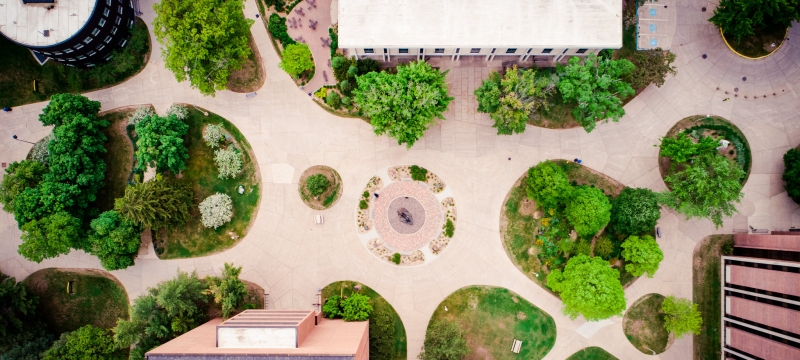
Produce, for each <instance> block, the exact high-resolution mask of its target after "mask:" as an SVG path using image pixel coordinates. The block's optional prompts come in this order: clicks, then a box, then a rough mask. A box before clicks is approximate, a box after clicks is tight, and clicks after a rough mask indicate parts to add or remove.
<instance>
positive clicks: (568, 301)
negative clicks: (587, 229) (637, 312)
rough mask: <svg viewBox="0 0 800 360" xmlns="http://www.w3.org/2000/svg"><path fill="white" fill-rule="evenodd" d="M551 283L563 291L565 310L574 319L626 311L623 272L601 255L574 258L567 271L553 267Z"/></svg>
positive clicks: (608, 315) (599, 316) (594, 318)
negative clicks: (621, 277)
mask: <svg viewBox="0 0 800 360" xmlns="http://www.w3.org/2000/svg"><path fill="white" fill-rule="evenodd" d="M547 286H548V287H549V288H551V289H553V291H555V292H558V293H560V295H561V300H562V301H564V313H565V314H567V315H568V316H569V317H570V318H572V319H575V318H576V317H577V316H578V315H583V317H584V318H586V320H589V321H595V320H602V319H607V318H610V317H612V316H614V315H619V314H620V313H622V310H625V292H624V291H623V290H622V284H620V282H619V271H617V270H616V269H614V268H612V267H610V266H608V261H605V260H603V259H601V258H599V257H594V258H590V257H588V256H586V255H577V256H574V257H572V258H570V259H569V261H567V266H566V267H565V268H564V271H563V273H562V272H561V270H553V271H552V272H551V273H550V274H548V275H547Z"/></svg>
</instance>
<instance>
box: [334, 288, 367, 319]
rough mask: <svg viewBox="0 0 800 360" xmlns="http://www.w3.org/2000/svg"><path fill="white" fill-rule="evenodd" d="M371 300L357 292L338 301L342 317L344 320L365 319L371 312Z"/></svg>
mask: <svg viewBox="0 0 800 360" xmlns="http://www.w3.org/2000/svg"><path fill="white" fill-rule="evenodd" d="M370 302H371V300H370V298H369V297H368V296H365V295H361V294H358V293H355V294H352V295H350V297H348V298H347V299H344V300H342V302H341V303H340V305H341V307H342V319H343V320H344V321H365V320H367V319H369V314H371V313H372V305H371V304H370Z"/></svg>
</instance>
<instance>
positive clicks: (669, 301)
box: [661, 296, 703, 339]
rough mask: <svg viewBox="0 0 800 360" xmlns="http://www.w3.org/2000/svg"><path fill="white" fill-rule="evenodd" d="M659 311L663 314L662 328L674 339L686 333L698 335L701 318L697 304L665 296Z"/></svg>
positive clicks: (701, 323)
mask: <svg viewBox="0 0 800 360" xmlns="http://www.w3.org/2000/svg"><path fill="white" fill-rule="evenodd" d="M661 311H663V312H664V321H665V322H664V327H665V328H666V329H667V331H669V332H671V333H672V334H673V335H675V338H676V339H680V338H682V337H683V336H684V335H686V334H688V333H692V334H695V335H699V334H700V327H701V326H702V325H703V317H702V316H701V315H700V311H698V310H697V304H694V303H692V301H691V300H689V299H683V298H676V297H674V296H667V298H666V299H664V302H663V303H661Z"/></svg>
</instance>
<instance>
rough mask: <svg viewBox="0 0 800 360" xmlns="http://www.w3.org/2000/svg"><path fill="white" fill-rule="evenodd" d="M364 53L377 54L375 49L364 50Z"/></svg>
mask: <svg viewBox="0 0 800 360" xmlns="http://www.w3.org/2000/svg"><path fill="white" fill-rule="evenodd" d="M364 53H365V54H374V53H375V49H364Z"/></svg>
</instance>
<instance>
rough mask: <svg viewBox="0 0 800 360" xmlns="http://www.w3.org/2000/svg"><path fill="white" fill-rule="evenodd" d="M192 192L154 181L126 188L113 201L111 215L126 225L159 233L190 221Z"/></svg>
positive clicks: (174, 183)
mask: <svg viewBox="0 0 800 360" xmlns="http://www.w3.org/2000/svg"><path fill="white" fill-rule="evenodd" d="M192 196H193V194H192V190H191V189H190V188H189V187H188V186H186V185H185V184H183V183H181V182H178V181H165V180H162V179H161V175H156V178H155V179H154V180H150V181H145V182H143V183H136V184H134V185H131V186H128V187H127V188H125V195H123V197H121V198H118V199H116V200H115V201H114V211H116V212H117V213H119V214H120V215H122V216H123V217H124V218H125V219H126V220H127V221H129V222H132V223H134V224H137V225H139V226H142V227H147V228H150V229H151V230H158V229H160V228H162V227H167V226H177V225H183V224H184V223H185V222H186V220H187V219H188V218H189V207H190V206H191V204H192Z"/></svg>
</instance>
